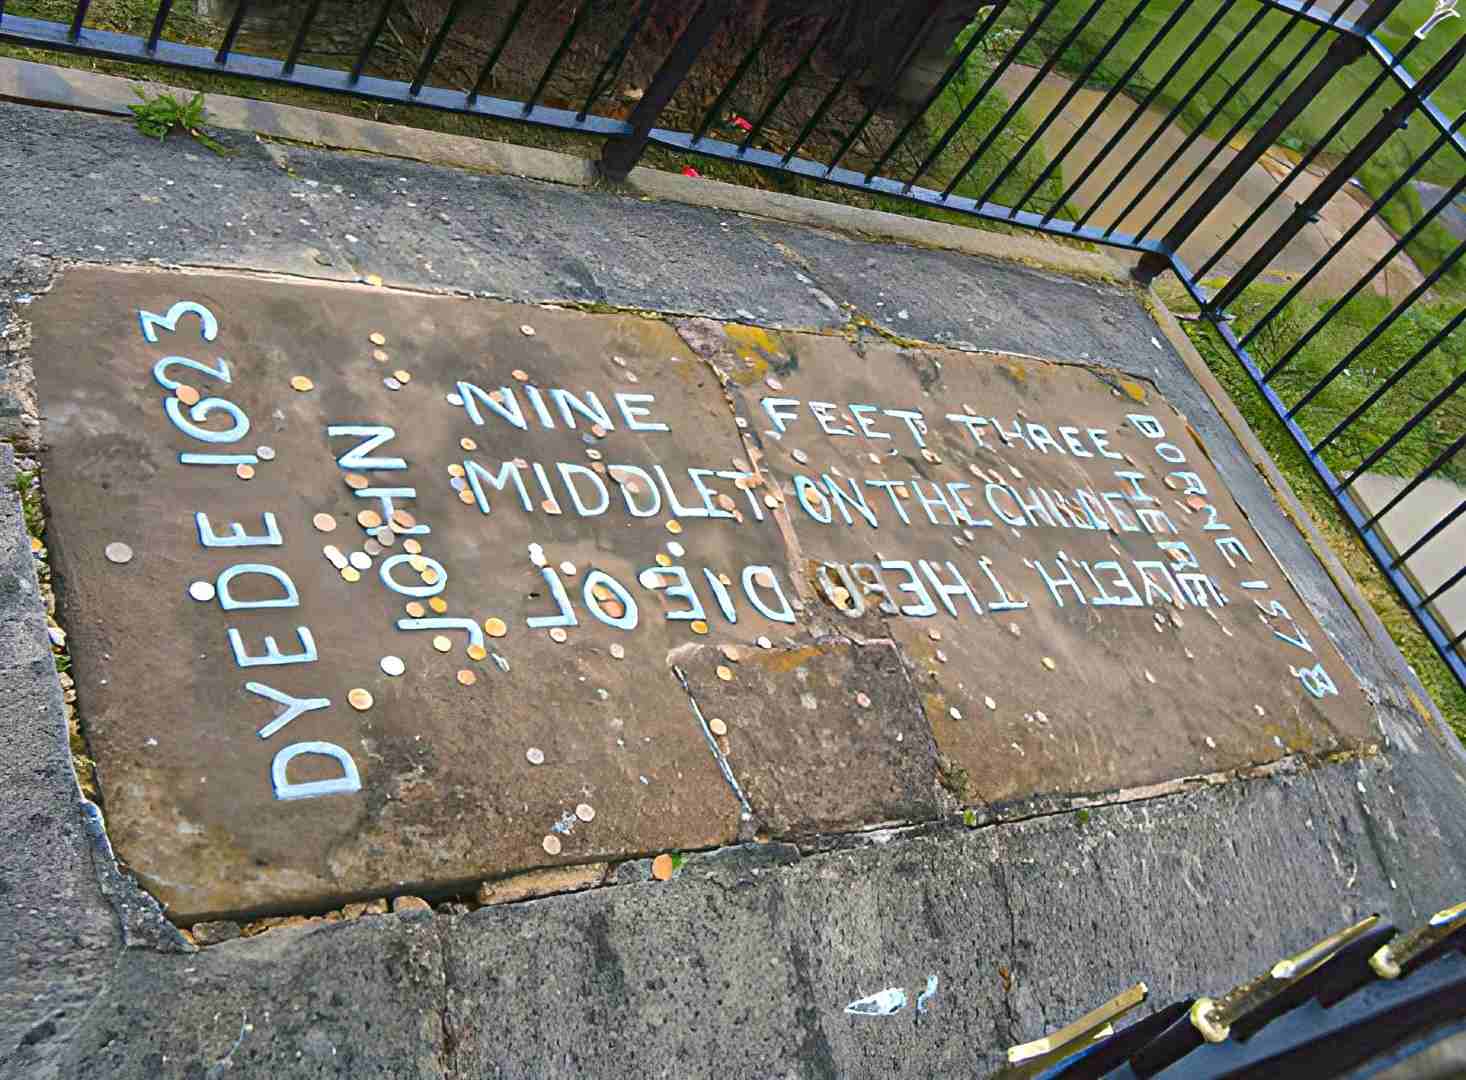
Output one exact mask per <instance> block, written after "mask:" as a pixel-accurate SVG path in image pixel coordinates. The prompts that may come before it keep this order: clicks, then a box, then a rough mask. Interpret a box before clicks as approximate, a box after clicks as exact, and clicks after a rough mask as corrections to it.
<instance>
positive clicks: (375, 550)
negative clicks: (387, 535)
mask: <svg viewBox="0 0 1466 1080" xmlns="http://www.w3.org/2000/svg"><path fill="white" fill-rule="evenodd" d="M361 550H362V551H365V552H366V553H367V556H368V557H369V558H376V557H377V556H378V555H380V554H381V553H382V545H381V544H379V543H377V542H376V541H375V540H368V541H366V542H365V543H363V544H362V545H361Z"/></svg>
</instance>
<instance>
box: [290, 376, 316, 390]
mask: <svg viewBox="0 0 1466 1080" xmlns="http://www.w3.org/2000/svg"><path fill="white" fill-rule="evenodd" d="M290 385H291V386H292V387H294V388H295V389H296V390H299V391H300V392H301V393H302V394H304V393H305V392H306V391H308V390H314V389H315V388H316V384H315V383H313V382H311V381H310V380H309V379H307V378H306V377H305V376H304V375H296V376H294V377H293V378H291V380H290Z"/></svg>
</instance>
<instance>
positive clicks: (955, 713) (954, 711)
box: [947, 705, 962, 720]
mask: <svg viewBox="0 0 1466 1080" xmlns="http://www.w3.org/2000/svg"><path fill="white" fill-rule="evenodd" d="M947 713H948V715H950V716H951V717H952V719H953V720H961V719H962V710H961V709H959V708H957V706H955V705H953V706H952V707H951V708H950V709H948V710H947Z"/></svg>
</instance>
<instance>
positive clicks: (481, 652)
mask: <svg viewBox="0 0 1466 1080" xmlns="http://www.w3.org/2000/svg"><path fill="white" fill-rule="evenodd" d="M467 651H468V658H469V659H470V660H487V659H488V658H489V650H488V649H486V648H484V647H483V646H482V645H470V646H469V647H468V650H467Z"/></svg>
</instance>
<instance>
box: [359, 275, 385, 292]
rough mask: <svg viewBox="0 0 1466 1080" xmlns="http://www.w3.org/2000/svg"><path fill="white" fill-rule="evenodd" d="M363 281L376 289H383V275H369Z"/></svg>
mask: <svg viewBox="0 0 1466 1080" xmlns="http://www.w3.org/2000/svg"><path fill="white" fill-rule="evenodd" d="M362 280H363V281H365V282H366V283H367V284H368V285H370V286H371V287H372V288H374V289H380V288H381V287H382V275H381V274H368V275H367V276H366V277H364V278H362Z"/></svg>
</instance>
